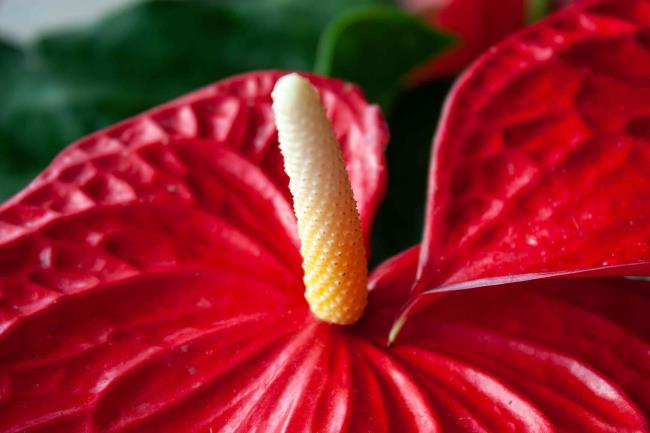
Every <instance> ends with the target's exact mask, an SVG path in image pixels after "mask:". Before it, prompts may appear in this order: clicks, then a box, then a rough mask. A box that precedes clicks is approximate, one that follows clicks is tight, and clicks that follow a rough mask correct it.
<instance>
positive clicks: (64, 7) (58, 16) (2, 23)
mask: <svg viewBox="0 0 650 433" xmlns="http://www.w3.org/2000/svg"><path fill="white" fill-rule="evenodd" d="M130 1H131V0H92V1H88V0H0V34H1V35H3V36H4V37H6V38H11V39H13V40H16V41H20V42H28V41H30V40H33V39H34V38H35V37H36V36H37V35H39V34H41V33H43V32H47V31H53V30H56V29H65V28H66V27H69V26H73V25H79V24H84V23H90V22H92V21H94V20H96V19H97V18H99V17H100V16H102V15H103V14H105V13H106V12H109V11H110V10H114V9H116V8H118V7H120V6H124V5H126V4H127V3H129V2H130Z"/></svg>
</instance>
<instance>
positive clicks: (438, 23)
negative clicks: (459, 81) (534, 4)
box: [401, 0, 535, 83]
mask: <svg viewBox="0 0 650 433" xmlns="http://www.w3.org/2000/svg"><path fill="white" fill-rule="evenodd" d="M533 1H535V0H533ZM530 3H531V2H530V1H529V0H499V2H498V3H495V2H494V1H490V0H401V4H402V6H403V7H404V8H405V9H407V10H410V11H413V12H415V13H417V14H418V15H421V16H422V17H423V18H425V19H426V20H427V21H428V22H430V23H431V25H432V26H434V27H435V28H438V29H442V30H445V31H446V32H448V33H449V34H450V35H452V36H453V37H454V38H455V39H456V41H455V43H454V44H453V46H452V48H451V49H449V50H448V51H447V52H446V53H444V54H442V55H436V56H435V57H434V58H432V59H431V60H430V61H428V62H427V63H425V64H424V65H422V66H420V67H419V68H417V69H416V70H415V71H413V73H412V74H411V80H412V81H413V82H414V83H420V82H423V81H427V80H430V79H432V78H436V77H441V76H446V75H451V74H455V73H457V72H459V71H461V70H462V69H463V68H465V67H466V66H467V65H469V64H470V63H471V62H472V61H473V60H474V59H476V58H477V57H478V56H479V55H480V54H482V53H483V52H484V51H486V50H487V49H488V48H489V47H490V46H491V45H493V44H495V43H497V42H499V41H500V40H501V39H503V38H505V37H506V36H508V35H510V34H511V33H514V32H515V31H517V30H519V29H521V28H522V27H524V26H525V25H526V21H527V12H528V10H529V7H530Z"/></svg>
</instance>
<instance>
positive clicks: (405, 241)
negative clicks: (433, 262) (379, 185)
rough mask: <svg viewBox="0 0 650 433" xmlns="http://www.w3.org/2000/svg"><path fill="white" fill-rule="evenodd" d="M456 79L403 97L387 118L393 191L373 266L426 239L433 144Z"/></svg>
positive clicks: (376, 237) (376, 236)
mask: <svg viewBox="0 0 650 433" xmlns="http://www.w3.org/2000/svg"><path fill="white" fill-rule="evenodd" d="M451 85H452V81H451V80H440V81H433V82H430V83H428V84H427V85H425V86H423V87H419V88H417V89H413V90H411V91H410V92H408V93H406V94H404V95H402V96H401V97H400V98H399V99H398V100H397V101H396V103H395V107H394V110H393V111H392V113H391V115H390V116H389V118H388V123H389V128H390V137H391V138H390V143H389V145H388V150H387V154H386V161H387V163H388V189H387V191H386V197H385V198H384V201H383V203H382V205H381V208H380V209H379V212H378V214H377V219H376V221H375V227H374V229H373V238H372V263H371V265H372V266H374V265H376V264H378V263H380V262H381V261H383V260H384V259H387V258H389V257H392V256H393V255H394V254H397V253H399V252H401V251H404V250H405V249H407V248H409V247H411V246H413V245H415V244H417V243H419V242H420V240H421V239H422V228H423V221H424V204H425V198H426V190H427V178H428V171H429V158H430V152H431V142H432V139H433V135H434V132H435V129H436V126H437V125H438V118H439V116H440V112H441V110H442V105H443V102H444V100H445V96H446V95H447V93H448V92H449V89H450V88H451Z"/></svg>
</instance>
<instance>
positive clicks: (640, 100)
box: [0, 0, 650, 433]
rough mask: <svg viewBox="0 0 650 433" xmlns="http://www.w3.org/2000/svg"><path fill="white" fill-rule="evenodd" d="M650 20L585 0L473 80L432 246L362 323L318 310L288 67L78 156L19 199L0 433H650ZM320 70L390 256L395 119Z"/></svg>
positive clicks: (377, 277)
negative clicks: (382, 206)
mask: <svg viewBox="0 0 650 433" xmlns="http://www.w3.org/2000/svg"><path fill="white" fill-rule="evenodd" d="M648 16H650V2H649V1H646V0H620V1H617V0H613V1H598V2H590V3H583V4H581V5H579V6H574V7H570V8H568V9H566V10H565V11H563V12H561V13H559V14H558V15H555V16H553V17H551V18H549V19H548V20H546V21H544V22H541V23H539V24H538V25H535V26H533V27H531V28H530V29H527V30H525V31H524V32H522V33H520V34H519V35H517V36H516V37H514V38H511V39H509V40H508V41H506V42H505V43H503V44H501V45H500V46H499V47H498V48H496V49H495V50H493V51H492V52H491V53H490V54H489V55H487V56H486V57H483V58H482V59H481V60H480V61H479V62H478V63H477V64H476V65H475V66H474V67H473V68H472V69H471V70H470V71H469V72H468V73H467V74H466V75H465V76H464V78H463V79H462V80H461V81H460V82H459V84H458V85H457V86H456V89H455V90H454V92H453V94H452V96H451V97H450V100H449V102H448V105H447V110H446V113H445V115H444V119H443V121H442V124H441V126H440V129H439V132H438V135H437V137H436V140H435V148H434V154H433V163H432V168H431V180H430V192H429V197H428V200H429V202H428V212H427V221H426V224H427V225H426V227H425V236H424V240H423V242H422V245H421V246H418V247H414V248H412V249H410V250H408V251H405V252H403V253H402V254H400V255H398V256H396V257H394V258H392V259H389V260H388V261H387V262H385V263H384V264H382V265H380V266H379V267H378V268H377V269H375V270H374V271H372V272H371V273H370V275H369V276H368V286H369V288H370V292H369V293H368V299H367V303H368V304H367V307H366V308H365V311H364V312H363V315H362V316H361V318H360V320H359V321H358V322H356V323H355V324H354V325H347V326H341V325H337V324H331V323H328V322H326V321H324V320H321V319H319V318H317V317H316V315H314V314H312V312H311V311H310V310H309V306H308V304H307V302H306V301H305V298H304V296H303V295H304V291H305V287H304V285H303V280H302V277H303V271H302V269H301V262H302V257H301V255H300V252H299V251H300V250H299V247H300V246H301V245H300V241H299V238H298V230H297V225H296V219H295V217H294V213H293V210H292V205H293V204H294V203H293V200H292V196H291V194H290V192H289V189H288V187H287V184H288V179H287V176H286V174H285V171H284V170H283V159H282V156H281V154H280V152H279V150H278V143H277V132H276V124H275V122H274V116H273V114H272V111H271V110H272V109H271V103H272V101H271V92H272V89H273V88H274V86H275V84H276V82H277V81H278V79H279V78H280V77H281V76H282V75H284V73H281V72H258V73H251V74H247V75H242V76H239V77H234V78H232V79H229V80H225V81H222V82H219V83H217V84H215V85H213V86H210V87H207V88H205V89H202V90H199V91H198V92H196V93H193V94H190V95H187V96H185V97H183V98H181V99H179V100H176V101H173V102H171V103H169V104H166V105H163V106H161V107H158V108H156V109H154V110H152V111H149V112H147V113H144V114H142V115H140V116H138V117H135V118H133V119H131V120H127V121H126V122H123V123H120V124H118V125H115V126H113V127H111V128H108V129H106V130H103V131H100V132H98V133H96V134H93V135H91V136H89V137H86V138H84V139H82V140H81V141H79V142H77V143H74V144H72V145H71V146H70V147H68V148H67V149H66V150H65V151H63V152H62V153H61V154H60V155H59V156H58V157H57V158H56V159H55V160H54V161H53V162H52V164H51V165H50V167H49V168H48V169H46V171H45V172H43V173H42V174H41V175H40V176H39V177H38V178H37V179H36V180H35V181H34V182H33V183H32V184H31V185H30V186H28V187H27V188H26V189H25V190H24V191H23V192H21V193H19V194H18V195H17V196H16V197H14V198H13V199H11V200H10V201H8V202H7V203H5V204H4V205H2V207H0V300H1V303H0V431H2V432H25V431H27V432H150V431H151V432H179V431H183V432H226V431H227V432H252V431H260V432H261V431H263V432H269V431H273V432H275V431H278V432H312V431H313V432H354V433H357V432H368V431H371V432H394V431H399V432H436V431H442V432H508V431H526V432H559V431H564V432H614V431H615V432H646V431H650V426H649V425H648V422H649V419H650V382H649V379H648V377H650V375H649V372H650V358H649V356H650V350H649V349H650V346H649V343H648V339H649V338H650V320H649V319H648V316H647V311H648V308H650V292H649V290H650V286H648V284H649V283H647V282H645V281H633V280H628V279H623V278H620V277H615V276H612V275H630V274H633V273H637V274H641V273H643V272H646V273H647V271H648V270H649V269H648V266H646V261H647V258H648V251H647V249H648V246H647V245H648V244H647V236H648V233H647V232H648V229H647V224H646V222H647V221H646V220H647V218H648V217H647V215H646V213H647V206H645V203H646V201H647V198H648V196H649V195H650V184H649V182H648V180H647V176H646V173H647V168H648V165H649V164H648V157H647V155H650V153H648V150H647V145H648V143H649V141H650V137H648V134H647V130H646V129H647V128H645V127H644V121H645V120H647V113H648V112H650V111H649V110H648V108H650V107H648V102H647V101H648V100H649V99H648V98H647V95H645V93H646V92H647V90H646V87H647V86H646V84H647V83H646V81H647V80H648V78H647V77H650V74H648V72H650V71H646V70H645V69H644V68H645V67H646V66H645V65H646V64H650V57H648V56H649V54H648V53H649V52H650V51H648V48H647V40H646V36H647V34H648V32H650V24H649V22H648V20H647V17H648ZM631 64H633V65H636V69H634V68H632V67H631V66H630V65H631ZM304 76H305V77H307V78H308V79H309V81H310V82H311V84H312V85H313V86H315V88H316V89H317V90H318V92H319V94H320V100H321V101H322V103H323V104H324V106H325V108H326V112H327V117H328V118H329V119H330V120H331V122H332V125H333V129H334V131H335V136H336V139H338V141H339V143H340V145H341V150H342V155H343V159H344V160H345V164H346V167H347V173H348V175H349V179H350V185H351V187H352V193H353V194H354V198H355V200H356V203H357V209H358V214H359V215H358V216H359V229H360V231H361V233H362V234H363V236H364V239H365V240H366V242H367V239H368V234H369V232H370V229H371V224H372V218H373V215H374V212H375V210H376V208H377V205H378V203H379V200H380V198H381V195H382V192H383V188H384V179H385V169H384V161H383V157H382V151H383V147H384V145H385V143H386V141H387V134H386V128H385V125H384V123H383V121H382V119H381V116H380V114H379V111H378V109H377V108H376V107H373V106H371V105H368V104H367V103H366V102H365V101H364V100H363V97H362V96H361V94H360V93H359V91H358V90H357V89H356V88H355V87H354V86H352V85H350V84H345V83H341V82H338V81H335V80H330V79H325V78H321V77H317V76H312V75H304ZM310 109H311V108H310ZM319 125H320V124H319ZM312 126H313V125H312ZM310 128H311V126H310ZM319 128H320V126H319ZM299 129H300V128H298V127H296V130H299ZM285 157H286V154H285ZM293 179H294V178H293V177H292V182H293ZM396 181H399V180H398V179H397V180H396ZM316 183H318V182H316ZM292 190H293V187H292ZM296 208H297V209H299V208H300V207H299V206H296ZM300 215H301V214H300V213H298V216H299V217H300ZM301 231H302V230H301ZM601 275H608V277H602V276H601ZM575 276H581V277H582V278H570V277H575ZM550 277H556V278H550ZM559 277H563V278H559ZM502 283H505V284H502ZM481 286H489V287H484V288H480V287H481ZM464 288H465V289H467V288H472V290H460V289H464ZM405 305H406V307H405ZM400 313H401V315H400ZM398 316H399V317H400V318H401V319H400V320H401V322H398V325H399V326H398V328H399V330H400V332H399V335H397V338H396V339H395V340H394V341H393V344H392V345H391V346H390V347H389V346H387V344H386V341H387V338H388V335H389V331H390V330H391V329H395V326H394V321H395V318H396V317H398Z"/></svg>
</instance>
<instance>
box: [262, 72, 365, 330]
mask: <svg viewBox="0 0 650 433" xmlns="http://www.w3.org/2000/svg"><path fill="white" fill-rule="evenodd" d="M272 97H273V113H274V115H275V123H276V126H277V129H278V137H279V141H280V150H281V152H282V155H283V157H284V168H285V171H286V172H287V175H288V176H289V189H290V190H291V194H292V195H293V207H294V212H295V213H296V218H297V220H298V236H299V237H300V242H301V247H300V252H301V254H302V257H303V265H302V266H303V270H304V272H305V276H304V283H305V298H306V299H307V302H308V303H309V307H310V309H311V311H312V312H313V313H314V314H315V315H316V316H317V317H318V318H319V319H321V320H324V321H326V322H330V323H335V324H339V325H349V324H352V323H354V322H356V321H357V320H359V318H360V317H361V316H362V315H363V310H364V309H365V307H366V303H367V298H368V288H367V281H368V269H367V263H366V254H365V249H364V244H363V237H362V233H361V223H360V221H359V213H358V211H357V207H356V202H355V200H354V195H353V193H352V187H351V186H350V180H349V179H348V173H347V171H346V169H345V163H344V162H343V156H342V154H341V146H340V145H339V143H338V142H337V140H336V136H335V133H334V130H333V128H332V125H331V123H330V122H329V120H328V119H327V116H326V113H325V108H324V107H323V105H322V103H321V100H320V96H319V95H318V92H317V91H316V89H315V88H314V87H313V86H312V85H311V84H310V83H309V81H308V80H307V79H305V78H303V77H301V76H300V75H298V74H295V73H294V74H289V75H285V76H284V77H282V78H280V79H279V80H278V82H277V83H276V85H275V88H274V89H273V93H272Z"/></svg>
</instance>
